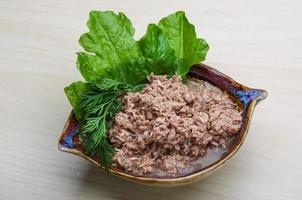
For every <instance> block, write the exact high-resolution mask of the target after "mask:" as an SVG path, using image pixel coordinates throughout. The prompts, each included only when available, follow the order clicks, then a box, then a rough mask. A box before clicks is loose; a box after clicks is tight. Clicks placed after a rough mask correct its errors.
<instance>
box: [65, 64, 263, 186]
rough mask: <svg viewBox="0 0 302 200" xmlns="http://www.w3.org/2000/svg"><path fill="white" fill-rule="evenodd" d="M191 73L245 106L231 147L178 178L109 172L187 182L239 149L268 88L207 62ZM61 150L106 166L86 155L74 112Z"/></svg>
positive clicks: (152, 181)
mask: <svg viewBox="0 0 302 200" xmlns="http://www.w3.org/2000/svg"><path fill="white" fill-rule="evenodd" d="M189 76H191V77H194V78H198V79H202V80H205V81H208V82H210V83H212V84H214V85H216V86H218V87H219V88H221V89H222V90H224V91H226V92H228V93H229V94H230V96H231V97H233V98H234V99H235V100H236V101H238V102H239V103H240V105H241V106H242V108H243V109H244V112H243V123H242V127H241V129H240V132H239V134H237V135H236V137H235V139H234V142H233V144H232V145H231V147H230V148H229V150H228V151H227V152H226V153H225V154H224V155H223V156H222V157H221V158H220V159H219V160H217V161H216V162H214V163H212V164H210V165H208V166H206V167H204V168H202V169H200V170H199V171H197V172H194V173H192V174H188V175H185V176H181V177H176V178H150V177H139V176H135V175H131V174H128V173H126V172H124V171H122V170H120V169H117V168H111V169H110V170H109V173H111V174H113V175H116V176H118V177H121V178H124V179H127V180H130V181H134V182H137V183H142V184H148V185H154V186H179V185H185V184H189V183H193V182H195V181H198V180H201V179H202V178H205V177H206V176H208V175H209V174H211V173H212V172H214V171H215V170H217V169H218V168H220V167H221V166H223V165H224V163H225V162H226V161H228V160H229V159H230V158H231V157H233V155H234V154H235V153H236V152H237V151H238V149H239V148H240V146H241V145H242V143H243V141H244V139H245V137H246V135H247V132H248V129H249V126H250V123H251V118H252V114H253V111H254V108H255V106H256V105H257V104H258V103H259V102H260V101H262V100H263V99H265V98H266V96H267V92H266V91H265V90H261V89H252V88H249V87H247V86H244V85H241V84H239V83H237V82H236V81H234V80H233V79H231V78H230V77H228V76H226V75H224V74H222V73H221V72H219V71H217V70H216V69H214V68H212V67H210V66H207V65H205V64H198V65H194V66H193V67H192V68H191V70H190V73H189ZM59 150H61V151H64V152H68V153H72V154H75V155H78V156H81V157H83V158H85V159H86V160H88V161H89V162H91V163H92V164H94V165H95V166H97V167H99V168H100V169H104V168H103V167H102V164H101V163H100V162H99V160H98V159H96V158H93V157H89V156H87V155H85V153H84V150H83V146H82V145H81V141H80V140H79V137H78V122H77V120H76V119H75V116H74V114H73V113H72V112H71V114H70V115H69V117H68V119H67V122H66V125H65V127H64V129H63V132H62V134H61V136H60V139H59Z"/></svg>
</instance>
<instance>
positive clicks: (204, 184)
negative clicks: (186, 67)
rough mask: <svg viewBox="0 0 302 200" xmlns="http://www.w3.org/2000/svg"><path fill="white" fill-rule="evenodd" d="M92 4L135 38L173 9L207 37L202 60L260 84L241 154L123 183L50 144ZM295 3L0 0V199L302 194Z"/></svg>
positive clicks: (301, 21)
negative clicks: (115, 15)
mask: <svg viewBox="0 0 302 200" xmlns="http://www.w3.org/2000/svg"><path fill="white" fill-rule="evenodd" d="M92 9H99V10H114V11H123V12H124V13H126V14H127V15H128V16H129V18H130V19H131V20H132V22H133V24H134V26H135V27H136V38H139V37H140V36H141V35H142V34H143V33H144V31H145V29H146V26H147V24H148V23H150V22H157V21H158V20H159V19H160V18H161V17H163V16H166V15H168V14H169V13H172V12H174V11H176V10H184V11H186V13H187V16H188V18H189V19H190V21H191V22H192V23H193V24H195V26H196V31H197V33H198V35H200V36H202V37H204V38H205V39H206V40H207V41H208V43H209V44H210V51H209V53H208V56H207V60H206V61H205V63H207V64H209V65H212V66H215V67H216V68H217V69H219V70H220V71H222V72H224V73H226V74H228V75H230V76H231V77H233V78H234V79H235V80H238V81H239V82H241V83H243V84H245V85H248V86H251V87H255V88H264V89H267V90H268V91H269V97H268V98H267V99H266V100H265V101H264V102H262V103H261V104H259V106H258V107H257V108H256V111H255V114H254V118H253V120H252V124H251V128H250V131H249V135H248V137H247V138H246V140H245V143H244V145H243V146H242V148H241V149H240V151H239V152H238V153H237V154H236V155H235V157H233V159H231V160H230V161H229V162H228V163H227V164H226V165H225V166H224V167H223V168H221V169H220V170H219V171H217V172H216V173H214V174H213V175H212V176H210V177H208V178H207V179H205V180H203V181H201V182H198V183H195V184H192V185H188V186H184V187H179V188H153V187H148V186H141V185H137V184H135V183H130V182H127V181H124V180H121V179H120V178H116V177H113V176H111V175H108V174H106V173H104V172H102V171H99V170H98V169H96V168H94V167H93V166H91V164H89V163H88V162H87V161H85V160H83V159H81V158H80V157H76V156H73V155H71V154H66V153H62V152H60V151H58V150H57V140H58V137H59V134H60V132H61V130H62V128H63V126H64V123H65V120H66V118H67V116H68V114H69V112H70V109H71V107H70V105H69V102H68V101H67V98H66V96H65V94H64V92H63V88H64V87H65V86H66V85H68V84H69V83H71V82H73V81H76V80H80V79H81V77H80V74H79V72H78V71H77V70H76V67H75V59H76V55H75V52H76V51H79V50H81V47H80V45H79V44H78V38H79V36H80V34H81V33H83V32H85V31H86V25H85V23H86V20H87V18H88V12H89V11H90V10H92ZM301 111H302V1H300V0H291V1H289V0H266V1H260V0H245V1H241V0H227V1H219V0H212V1H207V2H206V1H201V0H186V1H168V0H165V1H164V0H157V1H142V0H132V1H130V0H127V1H126V0H119V1H113V0H102V1H100V0H94V1H92V0H89V1H84V0H83V1H81V0H70V1H67V0H66V1H63V0H51V1H50V0H48V1H46V0H43V1H33V0H19V1H16V0H0V136H1V139H0V199H1V200H7V199H8V200H11V199H13V200H15V199H22V200H24V199H64V200H69V199H72V200H75V199H85V200H88V199H123V200H125V199H129V200H130V199H137V200H141V199H144V200H149V199H156V200H158V199H165V200H166V199H175V200H177V199H179V200H181V199H196V200H197V199H198V200H200V199H207V200H210V199H215V200H216V199H261V200H263V199H274V200H276V199H301V198H302V147H301V146H302V145H301V141H302V130H301V125H302V114H301V113H302V112H301Z"/></svg>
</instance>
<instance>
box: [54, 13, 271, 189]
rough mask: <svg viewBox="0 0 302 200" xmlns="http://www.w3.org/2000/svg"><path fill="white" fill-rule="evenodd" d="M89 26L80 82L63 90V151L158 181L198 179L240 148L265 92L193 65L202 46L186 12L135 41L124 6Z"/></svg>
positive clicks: (83, 40)
mask: <svg viewBox="0 0 302 200" xmlns="http://www.w3.org/2000/svg"><path fill="white" fill-rule="evenodd" d="M87 26H88V28H89V32H87V33H84V34H83V35H82V36H81V37H80V44H81V45H82V46H83V48H84V51H82V52H78V53H77V68H78V69H79V71H80V72H81V74H82V76H83V78H84V79H85V81H77V82H74V83H72V84H71V85H69V86H67V87H66V88H65V93H66V95H67V97H68V99H69V101H70V103H71V105H72V107H73V114H72V115H71V116H70V117H69V121H68V123H67V124H66V126H65V128H64V131H63V134H62V136H61V138H60V141H59V144H60V146H59V148H60V149H61V150H63V151H68V152H71V153H75V154H78V155H80V156H82V157H84V158H86V159H88V160H90V161H91V162H93V163H94V164H96V165H97V166H101V167H102V168H104V169H106V170H107V171H110V172H113V173H114V174H116V175H120V176H122V177H125V178H128V179H131V180H134V181H138V182H144V183H145V182H148V183H153V182H154V183H159V184H166V183H173V184H174V183H179V184H182V182H184V183H188V182H191V181H193V180H197V178H199V177H202V176H204V175H205V174H206V173H205V169H206V170H214V169H216V168H217V167H218V166H219V165H220V164H221V163H223V162H225V161H226V160H227V159H228V158H229V157H230V156H232V155H233V154H234V152H236V151H237V150H238V148H239V146H240V145H241V143H242V140H243V138H244V136H245V134H246V132H247V128H248V125H249V120H250V118H249V117H250V116H251V113H252V109H253V107H254V105H255V102H256V101H257V100H258V99H260V97H261V98H265V96H266V93H264V92H263V93H262V94H260V93H261V92H260V90H259V91H258V90H250V89H249V88H247V87H245V86H241V85H240V84H238V83H236V82H234V81H233V80H231V79H229V78H228V77H226V76H224V75H222V74H220V73H219V72H217V71H215V70H214V69H212V68H210V67H208V66H205V65H204V66H203V65H200V66H203V67H202V68H199V69H198V70H194V69H193V68H192V69H193V70H192V69H191V67H192V65H195V64H199V63H200V62H202V61H203V60H204V59H205V56H206V53H207V51H208V49H209V46H208V44H207V43H206V42H205V40H203V39H201V38H197V36H196V33H195V28H194V26H193V25H192V24H190V23H189V21H188V19H187V18H186V16H185V13H184V12H182V11H179V12H176V13H173V14H171V15H169V16H167V17H165V18H163V19H161V20H160V21H159V23H158V24H149V26H148V28H147V32H146V34H145V35H144V36H143V37H142V38H141V39H139V40H135V39H134V28H133V27H132V24H131V22H130V20H129V19H128V18H127V17H126V16H125V15H124V14H123V13H118V14H116V13H114V12H111V11H91V12H90V17H89V20H88V22H87ZM194 74H195V75H194ZM194 77H195V78H194ZM199 77H201V78H199ZM201 79H203V80H201ZM212 84H213V85H212ZM218 86H219V87H218ZM221 88H224V89H223V90H222V89H221ZM235 97H236V98H235ZM250 102H252V103H250ZM237 136H238V137H237ZM238 138H239V139H240V140H238ZM193 174H194V175H193Z"/></svg>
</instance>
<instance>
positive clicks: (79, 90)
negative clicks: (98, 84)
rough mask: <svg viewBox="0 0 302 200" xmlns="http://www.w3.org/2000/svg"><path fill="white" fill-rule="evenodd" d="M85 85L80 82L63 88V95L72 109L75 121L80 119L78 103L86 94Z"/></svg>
mask: <svg viewBox="0 0 302 200" xmlns="http://www.w3.org/2000/svg"><path fill="white" fill-rule="evenodd" d="M86 90H87V84H86V83H84V82H82V81H77V82H74V83H72V84H71V85H69V86H67V87H65V88H64V91H65V94H66V96H67V98H68V100H69V102H70V104H71V106H72V107H73V112H74V114H75V115H76V118H77V119H81V110H80V108H79V107H80V101H81V96H82V94H84V92H86Z"/></svg>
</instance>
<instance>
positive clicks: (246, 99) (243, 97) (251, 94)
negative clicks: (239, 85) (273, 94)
mask: <svg viewBox="0 0 302 200" xmlns="http://www.w3.org/2000/svg"><path fill="white" fill-rule="evenodd" d="M235 95H236V96H237V97H238V98H239V100H240V101H241V102H242V103H243V104H244V105H245V106H247V105H248V104H249V103H250V102H251V101H256V105H257V104H258V103H260V102H261V101H263V100H264V99H265V98H266V97H267V95H268V93H267V91H266V90H263V89H249V90H237V91H236V92H235Z"/></svg>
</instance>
